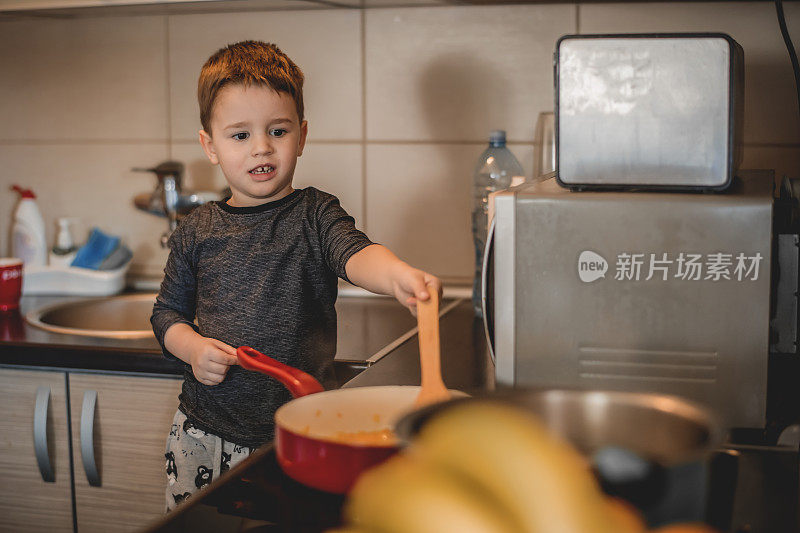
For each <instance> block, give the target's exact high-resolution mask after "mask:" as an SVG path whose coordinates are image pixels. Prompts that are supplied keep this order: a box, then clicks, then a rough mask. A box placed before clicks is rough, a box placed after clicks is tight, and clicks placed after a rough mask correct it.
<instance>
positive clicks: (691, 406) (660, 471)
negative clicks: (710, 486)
mask: <svg viewBox="0 0 800 533" xmlns="http://www.w3.org/2000/svg"><path fill="white" fill-rule="evenodd" d="M475 401H497V402H503V403H509V404H512V405H515V406H518V407H520V408H522V409H524V410H526V411H529V412H531V413H532V414H534V415H536V416H537V417H538V418H539V419H540V420H542V421H543V423H544V424H545V425H546V426H547V427H548V428H550V429H551V430H552V431H554V432H555V433H556V434H558V435H560V436H561V437H563V438H564V439H565V440H567V441H568V442H570V443H571V444H572V445H573V446H575V448H577V449H578V450H579V451H580V452H581V453H583V454H584V455H585V456H586V457H587V458H588V459H589V460H590V461H591V462H592V465H593V468H594V470H595V473H596V474H597V477H598V480H599V482H600V484H601V486H602V487H603V489H604V490H605V491H606V492H607V493H609V494H612V495H614V496H618V497H622V498H625V499H627V500H629V501H630V502H631V503H633V504H634V505H636V506H637V507H638V508H639V509H640V510H641V511H642V512H643V514H644V515H645V517H646V519H647V521H648V524H649V525H651V526H656V525H660V524H664V523H669V522H672V521H676V520H681V521H691V520H703V519H704V518H705V516H706V503H707V494H706V492H707V491H706V486H707V478H708V475H707V464H706V459H707V458H708V456H709V453H710V452H711V450H712V449H713V448H714V447H716V446H717V445H718V444H719V443H720V441H721V437H722V435H721V434H720V430H719V426H718V424H717V422H716V421H715V419H714V417H713V415H712V414H711V413H710V411H708V410H707V409H705V408H704V407H702V406H700V405H698V404H695V403H692V402H690V401H687V400H684V399H681V398H677V397H674V396H666V395H660V394H648V393H632V392H619V391H592V390H556V389H542V390H509V391H503V392H498V393H491V394H486V395H484V396H474V397H471V398H465V399H456V400H451V401H449V402H444V403H440V404H435V405H431V406H428V407H426V408H423V409H419V410H417V411H414V412H412V413H410V414H408V415H406V416H405V417H403V418H402V419H400V420H399V421H398V423H397V425H396V427H395V432H396V434H397V435H398V437H399V438H400V439H401V441H403V442H405V443H410V442H411V441H412V440H413V438H414V435H416V434H417V433H418V432H419V431H420V430H421V428H422V427H423V426H424V425H425V423H426V422H427V421H429V420H431V418H433V417H435V416H438V415H440V414H441V413H443V412H445V411H446V410H447V409H449V408H452V407H453V406H454V405H458V404H461V403H463V402H475ZM521 475H536V473H535V472H529V473H521Z"/></svg>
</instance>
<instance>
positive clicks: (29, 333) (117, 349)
mask: <svg viewBox="0 0 800 533" xmlns="http://www.w3.org/2000/svg"><path fill="white" fill-rule="evenodd" d="M153 298H154V299H155V294H153ZM69 300H74V298H67V297H55V296H26V297H23V298H22V301H21V304H20V309H19V311H18V312H11V313H0V365H14V366H29V367H52V368H64V369H80V370H97V371H109V372H130V373H139V374H181V373H183V364H182V363H180V362H177V361H171V360H167V359H166V358H164V357H163V355H162V354H161V348H160V347H159V345H158V343H157V342H156V339H155V337H153V336H150V337H147V338H140V339H115V338H101V337H90V336H80V335H69V334H61V333H53V332H50V331H46V330H43V329H41V328H38V327H35V326H32V325H31V324H29V323H27V322H26V320H25V316H26V315H27V314H28V313H30V312H32V311H34V310H36V309H39V308H41V307H43V306H48V305H52V304H57V303H62V302H67V301H69ZM453 302H454V300H444V301H443V303H442V307H443V309H444V310H445V311H447V306H448V305H452V303H453ZM336 310H337V314H338V331H337V351H336V361H337V363H338V364H337V365H336V368H337V372H338V373H340V376H341V379H340V383H343V382H344V381H346V380H347V379H349V378H351V377H353V375H356V374H357V373H358V372H360V371H361V370H363V369H365V368H367V367H369V366H371V365H373V364H374V363H376V362H377V361H379V360H380V359H381V358H382V357H384V356H385V355H386V354H388V353H389V352H391V351H392V349H394V348H395V347H396V346H397V345H398V344H402V343H403V342H405V341H407V340H408V339H410V338H411V337H412V336H413V330H414V329H415V328H416V319H415V318H414V317H413V316H411V314H410V313H409V312H408V311H407V310H406V309H405V308H404V307H402V306H401V305H399V304H398V303H397V302H396V301H395V300H394V299H391V298H383V297H374V296H368V297H340V298H339V299H338V301H337V303H336ZM148 318H149V317H141V320H140V322H142V324H140V325H138V326H137V327H141V328H142V329H145V328H148V327H149V322H148V321H147V319H148ZM398 341H401V342H398Z"/></svg>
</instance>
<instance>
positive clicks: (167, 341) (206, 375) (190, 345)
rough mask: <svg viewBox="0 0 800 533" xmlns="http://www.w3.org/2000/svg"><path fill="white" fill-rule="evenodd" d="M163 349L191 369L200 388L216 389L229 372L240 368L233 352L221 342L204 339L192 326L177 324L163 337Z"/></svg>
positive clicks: (233, 350) (232, 348) (230, 347)
mask: <svg viewBox="0 0 800 533" xmlns="http://www.w3.org/2000/svg"><path fill="white" fill-rule="evenodd" d="M164 347H165V348H166V349H167V350H169V351H170V353H172V354H173V355H174V356H175V357H177V358H178V359H180V360H181V361H183V362H184V363H188V364H189V365H191V366H192V373H193V374H194V377H195V378H197V381H199V382H200V383H202V384H203V385H218V384H220V383H222V380H223V379H225V374H227V373H228V368H229V367H230V366H231V365H236V364H239V360H238V359H237V358H236V348H234V347H233V346H229V345H228V344H225V343H224V342H222V341H221V340H217V339H212V338H210V337H203V336H202V335H200V334H199V333H197V332H196V331H195V330H194V329H193V328H192V327H191V326H189V325H188V324H184V323H182V322H178V323H176V324H173V325H171V326H170V327H169V328H168V329H167V331H166V332H165V333H164Z"/></svg>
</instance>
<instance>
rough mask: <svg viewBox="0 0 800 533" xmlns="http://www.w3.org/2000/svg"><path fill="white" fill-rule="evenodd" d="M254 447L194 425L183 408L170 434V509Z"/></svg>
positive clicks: (168, 449)
mask: <svg viewBox="0 0 800 533" xmlns="http://www.w3.org/2000/svg"><path fill="white" fill-rule="evenodd" d="M253 450H254V448H248V447H246V446H239V445H238V444H234V443H232V442H226V441H224V440H222V439H221V438H220V437H217V436H216V435H214V434H211V433H206V432H205V431H201V430H199V429H197V428H196V427H194V426H193V425H192V424H191V422H189V421H188V420H187V419H186V415H185V414H183V413H182V412H181V411H180V410H179V411H178V412H177V413H175V418H174V419H173V420H172V427H171V428H170V430H169V436H168V437H167V451H166V453H165V454H164V456H165V457H166V459H167V465H166V468H167V490H166V499H167V508H166V510H167V512H169V511H171V510H173V509H174V508H175V507H176V506H177V505H178V504H179V503H181V502H182V501H184V500H185V499H186V498H188V497H190V496H191V495H192V494H194V493H196V492H197V491H199V490H200V489H202V488H203V487H205V486H207V485H208V484H209V483H211V481H212V480H213V479H216V478H218V477H219V476H220V475H222V474H223V473H225V472H227V471H228V470H229V469H230V468H231V467H232V466H234V465H236V464H237V463H239V462H240V461H242V460H243V459H245V458H247V457H248V456H249V455H250V454H251V453H252V452H253Z"/></svg>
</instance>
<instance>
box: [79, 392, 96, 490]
mask: <svg viewBox="0 0 800 533" xmlns="http://www.w3.org/2000/svg"><path fill="white" fill-rule="evenodd" d="M96 408H97V391H94V390H87V391H86V392H84V393H83V408H82V409H81V458H82V459H83V470H84V472H86V479H88V480H89V485H91V486H93V487H99V486H100V474H99V473H98V472H97V463H96V462H95V460H94V412H95V410H96Z"/></svg>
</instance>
